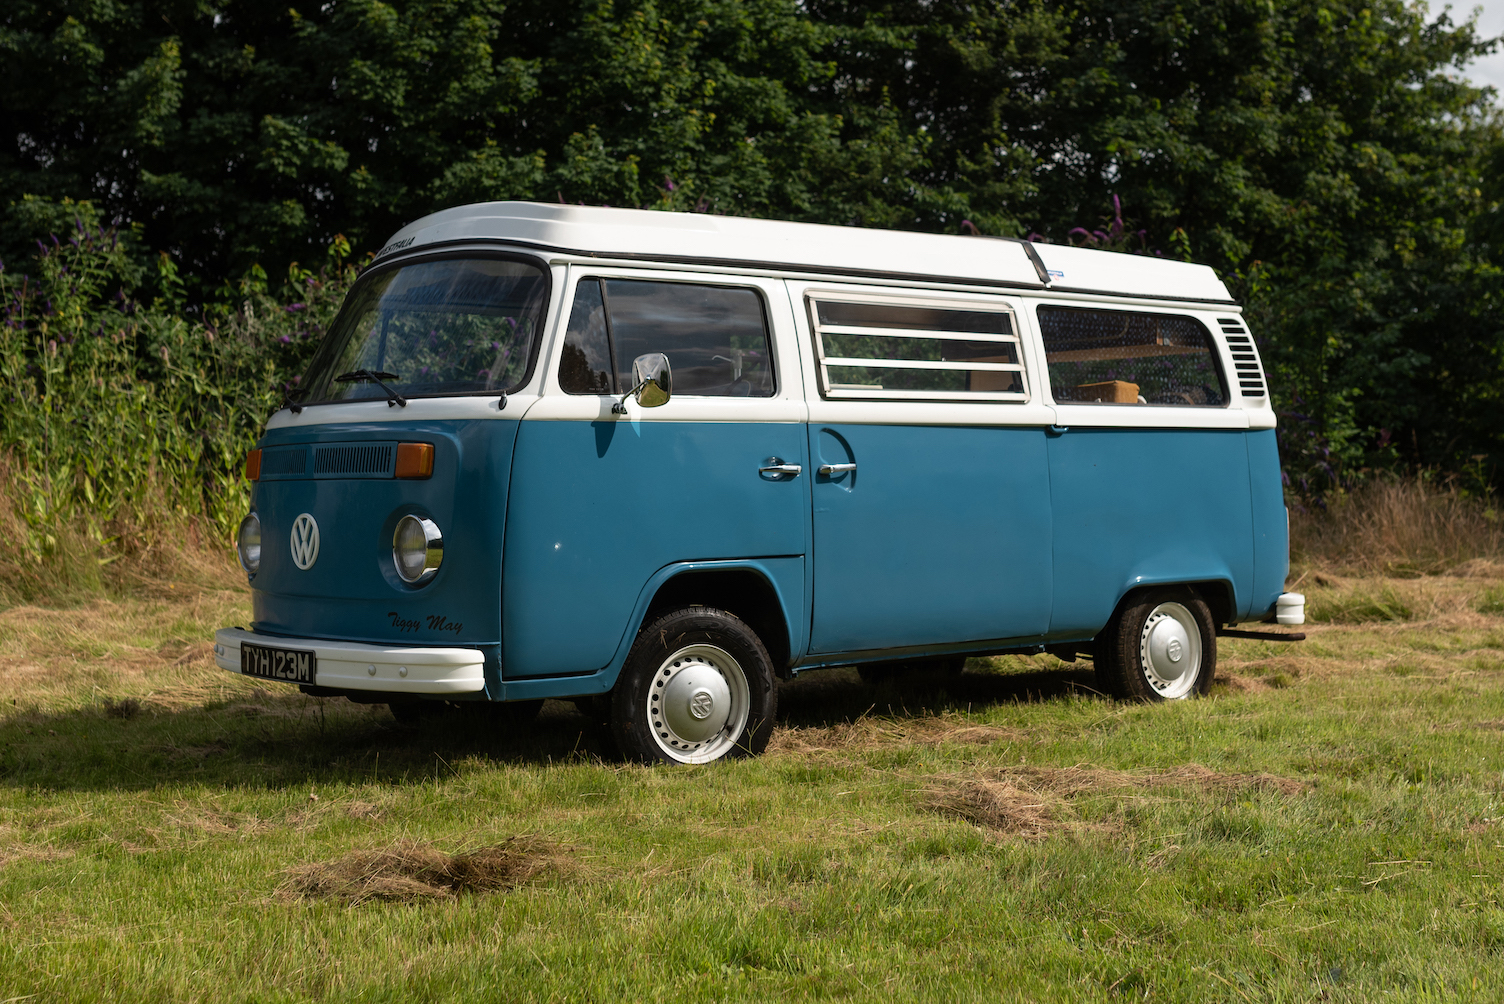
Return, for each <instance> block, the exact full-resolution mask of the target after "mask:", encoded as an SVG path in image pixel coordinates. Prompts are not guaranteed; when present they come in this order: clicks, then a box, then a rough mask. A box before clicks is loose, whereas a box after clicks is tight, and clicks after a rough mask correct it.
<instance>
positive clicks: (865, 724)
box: [768, 714, 1022, 756]
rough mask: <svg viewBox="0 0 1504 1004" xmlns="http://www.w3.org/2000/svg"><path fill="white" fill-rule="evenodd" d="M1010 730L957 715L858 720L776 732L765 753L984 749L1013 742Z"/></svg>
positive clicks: (1014, 737) (784, 729)
mask: <svg viewBox="0 0 1504 1004" xmlns="http://www.w3.org/2000/svg"><path fill="white" fill-rule="evenodd" d="M1021 736H1022V734H1021V733H1019V732H1018V731H1016V730H1014V729H1004V728H998V727H996V726H993V725H977V724H976V723H974V722H970V721H967V720H966V719H965V718H964V717H962V716H961V715H958V714H945V715H926V716H924V717H921V718H911V719H891V718H868V717H865V716H864V717H862V718H858V719H857V720H856V721H854V722H841V723H839V724H836V725H827V726H815V727H808V728H780V729H777V730H776V731H774V733H773V738H772V739H771V740H770V741H769V743H768V752H769V753H787V754H791V755H795V756H810V755H816V754H821V753H833V752H837V751H841V750H868V749H872V748H873V747H875V746H882V745H886V746H901V745H908V744H911V743H921V744H924V745H926V746H940V745H955V744H964V745H972V746H985V745H987V744H989V743H995V742H1003V741H1009V740H1016V739H1019V738H1021Z"/></svg>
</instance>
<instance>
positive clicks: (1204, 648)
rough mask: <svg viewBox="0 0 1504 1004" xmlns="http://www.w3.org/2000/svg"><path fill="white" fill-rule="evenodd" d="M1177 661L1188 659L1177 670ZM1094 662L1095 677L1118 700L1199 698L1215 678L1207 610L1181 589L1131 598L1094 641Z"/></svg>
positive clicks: (1214, 650) (1213, 625)
mask: <svg viewBox="0 0 1504 1004" xmlns="http://www.w3.org/2000/svg"><path fill="white" fill-rule="evenodd" d="M1151 619H1152V620H1153V623H1151ZM1146 656H1147V659H1148V661H1146ZM1182 660H1189V661H1188V662H1187V663H1186V665H1185V666H1184V667H1183V668H1182V667H1181V665H1180V663H1181V661H1182ZM1095 661H1096V671H1097V674H1098V677H1099V678H1100V679H1102V681H1103V682H1104V683H1106V684H1107V689H1108V690H1109V691H1110V692H1111V693H1112V695H1113V696H1114V697H1116V698H1118V699H1119V700H1124V701H1165V700H1182V699H1185V698H1190V697H1200V696H1201V695H1202V694H1205V693H1206V692H1207V691H1208V690H1210V689H1211V685H1212V680H1213V678H1214V677H1215V676H1216V674H1217V630H1216V623H1215V622H1214V621H1213V620H1212V612H1211V609H1210V608H1209V607H1207V605H1206V603H1205V602H1204V601H1203V600H1202V599H1201V597H1199V596H1197V595H1196V593H1195V592H1194V591H1192V590H1191V589H1188V588H1186V587H1184V586H1172V587H1166V588H1160V589H1147V590H1145V591H1143V592H1141V593H1136V594H1133V595H1132V596H1130V597H1128V599H1127V601H1126V602H1125V603H1124V604H1123V606H1122V608H1121V609H1119V611H1118V613H1117V615H1116V616H1114V617H1113V619H1112V622H1111V623H1110V624H1108V625H1107V627H1106V628H1105V629H1104V630H1103V632H1102V634H1101V636H1100V637H1099V638H1098V641H1097V650H1096V659H1095ZM1177 674H1178V675H1177Z"/></svg>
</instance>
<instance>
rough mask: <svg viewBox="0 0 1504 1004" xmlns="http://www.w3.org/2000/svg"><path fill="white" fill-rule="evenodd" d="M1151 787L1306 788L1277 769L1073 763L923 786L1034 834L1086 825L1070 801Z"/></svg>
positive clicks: (930, 797) (947, 804) (929, 798)
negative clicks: (1134, 767)
mask: <svg viewBox="0 0 1504 1004" xmlns="http://www.w3.org/2000/svg"><path fill="white" fill-rule="evenodd" d="M1153 788H1172V789H1181V790H1185V789H1191V790H1196V791H1200V792H1206V793H1212V794H1224V795H1239V794H1243V793H1245V792H1250V791H1267V792H1272V793H1274V794H1278V795H1282V796H1286V797H1289V796H1293V795H1299V794H1301V793H1303V792H1305V791H1308V790H1309V789H1310V785H1309V784H1307V783H1306V782H1305V781H1301V780H1298V779H1296V778H1291V777H1280V776H1278V775H1275V774H1268V773H1254V774H1228V773H1222V772H1220V771H1215V770H1212V769H1211V768H1209V767H1203V766H1202V765H1200V764H1194V763H1193V764H1186V765H1184V766H1180V767H1175V768H1172V769H1170V770H1166V771H1143V770H1139V771H1125V770H1108V769H1104V768H1100V767H1090V766H1084V765H1081V764H1077V765H1075V766H1072V767H1031V766H1023V765H1021V766H1017V767H1005V768H1002V769H1001V770H997V771H993V772H991V774H990V776H986V777H963V776H949V777H944V776H942V777H938V778H936V779H935V781H934V782H933V783H932V784H931V785H930V786H928V787H927V788H925V789H924V796H923V801H924V804H925V806H926V807H927V808H929V809H931V810H932V811H934V812H938V813H940V814H941V815H945V816H950V817H952V818H955V819H963V820H965V821H966V822H968V823H972V824H973V825H976V826H980V827H982V828H983V829H985V830H989V831H991V832H993V833H997V834H1005V835H1009V836H1019V837H1026V838H1037V837H1043V836H1047V835H1048V834H1050V833H1052V832H1055V831H1057V830H1063V829H1087V828H1100V827H1092V826H1091V825H1090V824H1085V823H1082V822H1081V821H1080V820H1079V818H1078V817H1077V814H1076V811H1075V808H1074V806H1073V805H1072V801H1073V800H1075V799H1078V798H1080V797H1082V796H1088V795H1111V794H1115V793H1121V792H1125V791H1134V790H1140V791H1141V790H1146V789H1153Z"/></svg>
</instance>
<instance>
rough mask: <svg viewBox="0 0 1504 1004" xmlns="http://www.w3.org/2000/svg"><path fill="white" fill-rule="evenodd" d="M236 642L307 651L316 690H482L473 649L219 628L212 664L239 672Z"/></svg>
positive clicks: (479, 659)
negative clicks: (311, 657)
mask: <svg viewBox="0 0 1504 1004" xmlns="http://www.w3.org/2000/svg"><path fill="white" fill-rule="evenodd" d="M242 642H250V643H251V644H253V645H266V646H268V647H270V648H290V649H298V650H299V651H305V652H307V651H311V652H313V653H314V656H315V659H316V665H315V667H314V680H313V682H314V684H315V685H316V686H320V687H331V688H338V689H342V690H377V691H382V692H385V693H393V694H473V693H476V692H478V691H481V690H484V689H485V687H486V678H485V657H484V656H483V655H482V654H481V653H480V651H479V650H477V649H473V648H404V647H401V646H388V645H362V644H359V643H357V642H349V641H325V640H323V639H317V638H283V637H280V636H278V635H269V634H257V633H256V632H254V631H246V630H244V629H242V628H221V629H220V630H218V631H216V632H214V662H215V664H217V665H218V666H219V668H220V669H226V670H229V671H230V672H232V673H239V672H240V645H241V643H242ZM254 679H261V677H254Z"/></svg>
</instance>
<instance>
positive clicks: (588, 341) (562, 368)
mask: <svg viewBox="0 0 1504 1004" xmlns="http://www.w3.org/2000/svg"><path fill="white" fill-rule="evenodd" d="M615 369H616V367H615V366H613V365H612V363H611V339H610V338H609V337H607V334H606V304H605V301H604V300H602V299H601V281H600V280H599V279H584V280H581V282H580V284H579V285H578V286H576V287H575V290H574V306H573V307H571V308H570V310H569V329H568V330H567V331H565V332H564V358H563V359H562V360H560V362H559V386H560V387H563V388H564V391H565V393H567V394H611V393H615V392H616V385H615V384H614V383H613V382H612V379H611V374H612V372H614V371H615Z"/></svg>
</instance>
